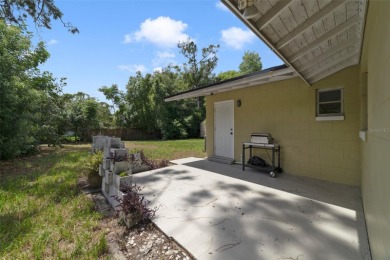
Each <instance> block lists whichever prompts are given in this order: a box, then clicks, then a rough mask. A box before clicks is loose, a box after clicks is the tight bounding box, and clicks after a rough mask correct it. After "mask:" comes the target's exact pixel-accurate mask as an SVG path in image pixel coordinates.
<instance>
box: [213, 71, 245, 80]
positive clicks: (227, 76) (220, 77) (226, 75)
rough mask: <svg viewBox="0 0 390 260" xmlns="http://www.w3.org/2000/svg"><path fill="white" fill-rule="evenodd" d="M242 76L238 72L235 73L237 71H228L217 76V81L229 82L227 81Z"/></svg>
mask: <svg viewBox="0 0 390 260" xmlns="http://www.w3.org/2000/svg"><path fill="white" fill-rule="evenodd" d="M240 75H241V74H240V73H239V72H238V71H235V70H228V71H224V72H220V73H219V74H218V75H217V81H224V80H227V79H231V78H235V77H238V76H240Z"/></svg>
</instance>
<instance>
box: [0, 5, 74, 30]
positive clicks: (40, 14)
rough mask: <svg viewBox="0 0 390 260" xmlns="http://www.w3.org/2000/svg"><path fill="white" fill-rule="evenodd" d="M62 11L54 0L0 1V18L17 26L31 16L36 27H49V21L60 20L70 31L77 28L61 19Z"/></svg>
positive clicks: (21, 24)
mask: <svg viewBox="0 0 390 260" xmlns="http://www.w3.org/2000/svg"><path fill="white" fill-rule="evenodd" d="M62 16H63V14H62V12H61V11H60V9H58V7H57V6H56V5H55V4H54V0H23V1H20V0H3V1H0V20H4V21H6V22H8V23H11V24H13V25H17V26H19V27H20V26H23V25H24V23H25V21H26V20H27V18H28V17H31V18H32V20H33V21H34V23H35V24H36V25H37V26H38V27H45V28H47V29H51V21H52V19H54V20H60V21H61V22H62V24H63V25H64V26H65V27H66V28H68V30H69V31H70V32H71V33H73V34H74V33H78V32H79V30H78V29H77V28H76V27H74V26H73V25H72V24H71V23H66V22H64V21H63V20H62Z"/></svg>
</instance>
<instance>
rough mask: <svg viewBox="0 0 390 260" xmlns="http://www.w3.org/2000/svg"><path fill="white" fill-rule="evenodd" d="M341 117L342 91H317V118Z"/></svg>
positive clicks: (342, 113) (342, 112)
mask: <svg viewBox="0 0 390 260" xmlns="http://www.w3.org/2000/svg"><path fill="white" fill-rule="evenodd" d="M343 115H344V111H343V89H326V90H317V117H332V116H343Z"/></svg>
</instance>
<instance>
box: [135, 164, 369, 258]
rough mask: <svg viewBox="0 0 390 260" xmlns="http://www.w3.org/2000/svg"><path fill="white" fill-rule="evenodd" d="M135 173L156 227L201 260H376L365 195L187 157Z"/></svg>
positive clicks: (345, 187)
mask: <svg viewBox="0 0 390 260" xmlns="http://www.w3.org/2000/svg"><path fill="white" fill-rule="evenodd" d="M175 162H176V163H178V165H175V166H171V167H167V168H163V169H158V170H154V171H150V172H143V173H139V174H135V175H134V176H133V180H134V182H135V183H137V184H139V185H141V186H145V188H144V190H143V193H144V194H145V195H146V197H147V198H148V199H150V200H152V201H153V203H152V204H153V205H154V206H159V207H160V208H159V210H158V212H157V215H158V218H157V219H156V220H155V223H156V224H157V225H158V226H159V227H160V228H161V229H162V230H163V231H164V232H165V233H166V234H167V235H168V236H172V237H173V238H175V239H176V241H178V242H179V243H180V244H181V245H182V246H184V247H185V248H186V249H187V250H188V251H189V252H191V253H192V254H193V255H194V256H195V257H196V258H198V259H224V260H225V259H246V260H247V259H248V260H250V259H299V260H302V259H310V260H311V259H371V256H370V251H369V246H368V241H367V233H366V226H365V220H364V215H363V211H362V203H361V198H360V190H359V189H358V188H356V187H351V186H346V185H338V184H333V183H328V182H321V181H317V180H313V179H308V178H301V177H295V176H291V175H288V174H281V175H280V176H279V177H277V178H270V177H269V175H268V174H265V173H261V172H257V171H255V170H252V169H247V170H246V171H245V172H243V171H242V170H241V167H240V166H239V165H224V164H219V163H213V162H210V161H208V160H205V159H197V158H186V159H183V160H177V161H175Z"/></svg>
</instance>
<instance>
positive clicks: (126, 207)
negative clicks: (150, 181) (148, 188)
mask: <svg viewBox="0 0 390 260" xmlns="http://www.w3.org/2000/svg"><path fill="white" fill-rule="evenodd" d="M142 189H143V187H140V186H138V185H137V184H136V183H134V184H132V185H125V186H121V188H120V190H121V191H122V192H123V193H124V195H123V196H122V198H119V197H118V196H114V197H115V199H116V200H117V201H118V202H119V205H118V206H117V207H118V210H117V213H118V214H119V215H121V214H122V215H124V216H125V217H126V218H132V219H133V221H135V222H136V223H137V224H146V223H148V222H149V221H150V220H152V219H153V218H154V217H155V216H156V211H157V210H158V207H155V208H149V204H150V203H151V201H149V200H147V199H146V198H145V196H143V195H142V194H141V191H142Z"/></svg>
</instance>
